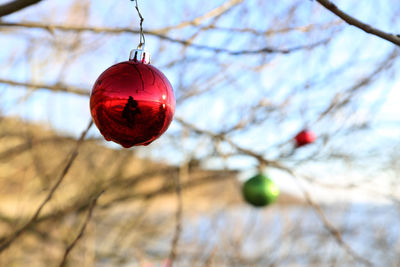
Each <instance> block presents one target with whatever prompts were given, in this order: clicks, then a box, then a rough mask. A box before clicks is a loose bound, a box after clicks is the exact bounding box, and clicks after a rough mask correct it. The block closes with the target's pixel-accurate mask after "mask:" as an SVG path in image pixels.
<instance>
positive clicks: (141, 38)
mask: <svg viewBox="0 0 400 267" xmlns="http://www.w3.org/2000/svg"><path fill="white" fill-rule="evenodd" d="M131 1H132V2H133V1H135V8H136V11H137V13H138V15H139V18H140V41H139V42H140V43H139V45H138V47H137V48H138V49H142V48H144V45H145V42H146V39H145V38H144V33H143V21H144V18H143V16H142V14H141V13H140V10H139V6H138V2H137V0H131Z"/></svg>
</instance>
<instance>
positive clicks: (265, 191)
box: [242, 174, 280, 207]
mask: <svg viewBox="0 0 400 267" xmlns="http://www.w3.org/2000/svg"><path fill="white" fill-rule="evenodd" d="M242 192H243V196H244V199H245V200H246V201H247V202H248V203H250V204H251V205H253V206H256V207H263V206H266V205H268V204H271V203H273V202H274V201H275V200H276V199H277V198H278V196H279V193H280V192H279V188H278V187H277V185H276V184H275V183H274V182H273V181H272V180H271V179H269V178H268V177H267V176H265V175H263V174H257V175H256V176H254V177H252V178H250V179H249V180H247V181H246V182H245V183H244V184H243V188H242Z"/></svg>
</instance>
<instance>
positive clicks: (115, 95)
mask: <svg viewBox="0 0 400 267" xmlns="http://www.w3.org/2000/svg"><path fill="white" fill-rule="evenodd" d="M90 111H91V114H92V117H93V120H94V122H95V124H96V126H97V128H98V129H99V130H100V132H101V134H102V135H103V136H104V138H105V139H106V140H107V141H114V142H116V143H118V144H120V145H122V146H123V147H125V148H128V147H132V146H139V145H148V144H150V143H151V142H153V141H154V140H155V139H157V138H158V137H159V136H160V135H162V134H163V133H164V132H165V131H166V130H167V129H168V127H169V125H170V123H171V121H172V117H173V115H174V112H175V96H174V92H173V89H172V86H171V84H170V83H169V81H168V79H167V78H166V77H165V76H164V74H163V73H162V72H161V71H159V70H158V69H157V68H155V67H154V66H152V65H150V64H143V63H140V62H137V61H125V62H121V63H118V64H116V65H114V66H111V67H110V68H108V69H107V70H105V71H104V72H103V73H102V74H101V75H100V76H99V78H98V79H97V81H96V82H95V84H94V86H93V90H92V94H91V96H90Z"/></svg>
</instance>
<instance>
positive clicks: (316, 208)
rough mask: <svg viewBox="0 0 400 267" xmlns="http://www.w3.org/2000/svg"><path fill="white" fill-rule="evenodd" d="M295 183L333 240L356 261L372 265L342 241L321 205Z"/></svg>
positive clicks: (291, 172)
mask: <svg viewBox="0 0 400 267" xmlns="http://www.w3.org/2000/svg"><path fill="white" fill-rule="evenodd" d="M288 173H290V174H291V175H292V176H293V177H294V178H296V177H297V176H296V175H295V173H294V172H293V171H292V170H289V169H288ZM297 184H298V186H299V188H300V189H301V191H302V193H303V196H304V198H305V199H306V201H307V203H308V204H309V205H310V206H311V207H312V208H313V210H314V211H315V213H316V214H317V216H318V217H319V219H320V221H321V222H322V224H323V225H324V227H325V229H326V230H328V232H329V233H330V234H331V236H332V237H333V238H334V239H335V241H336V242H337V243H338V245H339V246H341V247H342V248H343V249H344V250H345V251H346V252H347V253H348V254H349V255H351V256H352V257H353V258H354V259H355V260H356V261H358V262H361V263H363V264H364V265H366V266H373V264H372V263H371V262H370V261H369V260H367V259H366V258H364V257H362V256H361V255H359V254H358V253H357V252H355V251H354V250H353V248H352V247H351V246H350V245H349V244H347V243H346V242H345V241H344V239H343V237H342V234H341V232H340V231H339V230H338V229H337V228H336V227H335V226H334V225H333V224H332V223H331V222H330V221H329V220H328V218H327V217H326V215H325V213H324V212H323V210H322V208H321V206H320V205H319V204H318V203H316V202H314V201H313V200H312V198H311V195H310V193H309V192H308V191H307V190H306V189H305V188H304V187H303V186H301V184H300V183H297Z"/></svg>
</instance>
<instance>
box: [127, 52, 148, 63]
mask: <svg viewBox="0 0 400 267" xmlns="http://www.w3.org/2000/svg"><path fill="white" fill-rule="evenodd" d="M150 57H151V56H150V53H149V52H147V51H145V50H144V49H133V50H131V53H130V54H129V60H132V61H136V62H141V63H143V64H150Z"/></svg>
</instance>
